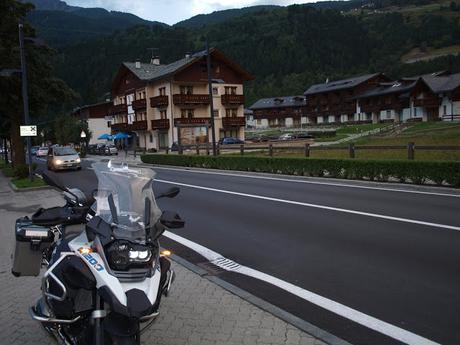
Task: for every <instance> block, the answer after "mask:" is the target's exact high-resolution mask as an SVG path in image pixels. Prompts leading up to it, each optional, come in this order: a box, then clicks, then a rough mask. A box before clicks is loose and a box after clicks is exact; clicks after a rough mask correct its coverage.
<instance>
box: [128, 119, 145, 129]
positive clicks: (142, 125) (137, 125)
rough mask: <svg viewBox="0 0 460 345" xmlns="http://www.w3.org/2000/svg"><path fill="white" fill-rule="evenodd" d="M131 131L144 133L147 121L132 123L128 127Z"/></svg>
mask: <svg viewBox="0 0 460 345" xmlns="http://www.w3.org/2000/svg"><path fill="white" fill-rule="evenodd" d="M130 127H131V128H130V129H131V130H132V131H146V130H147V121H146V120H143V121H134V122H133V124H132V125H131V126H130Z"/></svg>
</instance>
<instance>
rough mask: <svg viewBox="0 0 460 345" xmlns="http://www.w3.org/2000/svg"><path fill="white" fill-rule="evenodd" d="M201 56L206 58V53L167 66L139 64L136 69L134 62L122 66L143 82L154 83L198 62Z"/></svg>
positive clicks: (202, 52) (196, 54)
mask: <svg viewBox="0 0 460 345" xmlns="http://www.w3.org/2000/svg"><path fill="white" fill-rule="evenodd" d="M203 56H206V51H205V50H204V51H201V52H198V53H195V54H193V55H191V56H190V57H188V58H187V57H184V58H183V59H180V60H177V61H174V62H172V63H170V64H167V65H153V64H151V63H140V68H136V62H123V65H124V66H125V67H126V68H128V69H129V70H130V71H131V72H132V73H133V74H134V75H135V76H136V77H138V78H139V79H140V80H143V81H154V80H158V79H161V78H165V77H168V76H170V75H172V74H174V73H175V72H178V71H179V70H181V69H182V68H184V67H186V66H188V65H190V64H192V63H194V62H196V61H198V60H199V59H201V58H202V57H203Z"/></svg>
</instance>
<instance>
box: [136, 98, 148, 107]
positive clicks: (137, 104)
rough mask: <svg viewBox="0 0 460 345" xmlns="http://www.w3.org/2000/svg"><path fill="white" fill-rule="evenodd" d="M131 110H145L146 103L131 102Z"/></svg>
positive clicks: (144, 101) (140, 101)
mask: <svg viewBox="0 0 460 345" xmlns="http://www.w3.org/2000/svg"><path fill="white" fill-rule="evenodd" d="M132 106H133V109H134V110H144V109H146V108H147V101H146V100H145V98H144V99H136V100H135V101H133V104H132Z"/></svg>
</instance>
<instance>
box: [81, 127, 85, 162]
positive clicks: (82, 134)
mask: <svg viewBox="0 0 460 345" xmlns="http://www.w3.org/2000/svg"><path fill="white" fill-rule="evenodd" d="M80 139H81V142H82V146H81V150H80V153H81V152H83V157H85V156H86V132H85V131H81V133H80Z"/></svg>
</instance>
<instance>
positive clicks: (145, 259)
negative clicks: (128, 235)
mask: <svg viewBox="0 0 460 345" xmlns="http://www.w3.org/2000/svg"><path fill="white" fill-rule="evenodd" d="M106 256H107V261H108V263H109V265H110V267H111V268H112V269H114V270H117V271H125V270H127V269H129V268H130V267H131V266H144V265H145V264H146V263H150V262H151V259H152V250H151V249H150V248H149V247H147V246H144V245H141V244H133V243H130V242H128V241H115V242H113V243H112V244H110V245H109V246H108V247H107V249H106Z"/></svg>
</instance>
